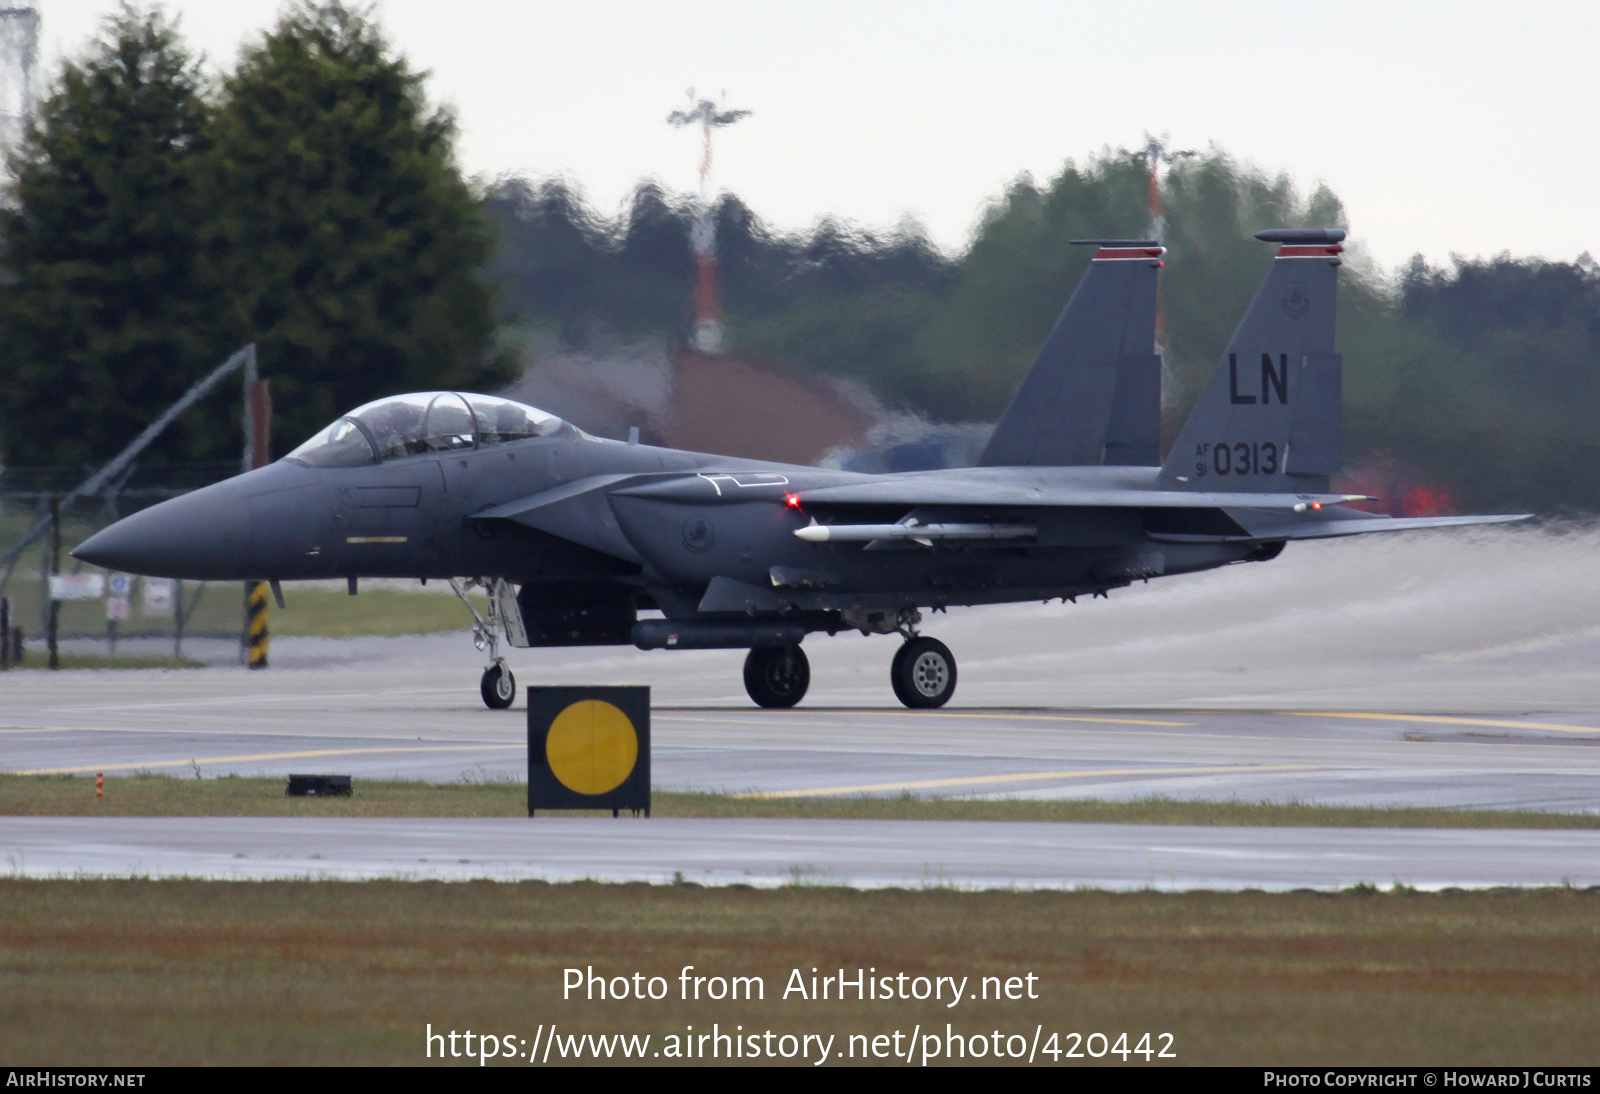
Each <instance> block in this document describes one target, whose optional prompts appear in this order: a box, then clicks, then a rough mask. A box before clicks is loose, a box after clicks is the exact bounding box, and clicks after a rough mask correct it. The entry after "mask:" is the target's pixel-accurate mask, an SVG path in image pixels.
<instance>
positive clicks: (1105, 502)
mask: <svg viewBox="0 0 1600 1094" xmlns="http://www.w3.org/2000/svg"><path fill="white" fill-rule="evenodd" d="M1362 500H1365V497H1364V495H1360V494H1242V493H1229V492H1220V491H1219V492H1217V493H1202V492H1200V491H1190V490H1139V489H1128V488H1116V487H1111V488H1106V487H1094V486H1080V485H1076V484H1070V485H1069V484H1065V483H1061V484H1057V483H1028V482H1015V483H1009V482H997V481H994V480H992V479H991V480H988V481H981V480H976V481H963V480H959V479H953V480H950V481H946V480H943V479H937V478H926V479H913V478H905V479H891V480H889V481H886V482H881V483H878V482H869V483H860V484H852V485H849V486H824V487H822V488H820V489H816V490H801V491H800V501H801V504H802V505H805V504H810V503H817V504H829V505H832V504H842V505H906V506H916V505H978V506H996V505H1029V506H1046V507H1050V508H1061V507H1080V506H1081V507H1086V508H1109V509H1230V508H1239V507H1243V506H1249V507H1250V508H1252V509H1293V508H1294V507H1295V506H1297V505H1311V504H1320V505H1338V504H1339V503H1340V502H1346V501H1362Z"/></svg>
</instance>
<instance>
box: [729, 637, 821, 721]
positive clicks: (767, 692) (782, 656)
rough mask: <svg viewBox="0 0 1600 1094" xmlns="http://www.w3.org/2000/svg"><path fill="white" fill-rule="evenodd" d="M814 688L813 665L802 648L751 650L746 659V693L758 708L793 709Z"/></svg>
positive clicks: (781, 647) (774, 647)
mask: <svg viewBox="0 0 1600 1094" xmlns="http://www.w3.org/2000/svg"><path fill="white" fill-rule="evenodd" d="M810 686H811V662H810V661H808V660H806V654H805V651H804V650H802V649H801V648H800V647H799V646H773V647H771V648H769V649H759V650H751V651H750V654H749V656H747V657H746V658H745V659H744V690H745V691H746V692H748V693H749V694H750V698H752V699H754V700H755V701H756V705H757V706H763V707H792V706H794V705H795V704H796V703H798V702H799V701H800V700H801V699H803V698H805V694H806V688H808V687H810Z"/></svg>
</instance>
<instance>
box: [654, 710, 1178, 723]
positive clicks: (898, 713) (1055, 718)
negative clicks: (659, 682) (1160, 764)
mask: <svg viewBox="0 0 1600 1094" xmlns="http://www.w3.org/2000/svg"><path fill="white" fill-rule="evenodd" d="M705 713H706V714H711V715H714V714H715V713H717V712H715V711H706V712H705ZM730 713H743V712H742V711H732V712H730ZM775 713H782V714H808V715H811V716H813V717H820V716H824V715H834V716H837V715H839V714H841V713H849V714H859V715H862V716H865V717H868V718H879V717H882V718H1000V719H1006V720H1010V721H1029V722H1091V723H1093V724H1095V725H1117V726H1192V725H1194V723H1193V722H1157V721H1151V720H1149V719H1144V718H1088V717H1082V716H1077V715H1069V714H985V713H973V714H959V713H956V712H955V711H940V712H934V711H931V710H861V711H845V712H841V711H837V710H815V711H813V710H786V711H781V712H775ZM654 717H655V718H657V719H661V718H664V717H674V715H667V714H656V715H654ZM675 717H677V718H679V719H680V720H686V719H687V718H688V717H689V715H688V714H678V715H675ZM767 720H769V719H762V721H767Z"/></svg>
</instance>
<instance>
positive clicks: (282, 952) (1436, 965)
mask: <svg viewBox="0 0 1600 1094" xmlns="http://www.w3.org/2000/svg"><path fill="white" fill-rule="evenodd" d="M464 850H465V849H464ZM0 907H3V908H5V915H4V916H0V1043H3V1044H4V1045H5V1046H6V1054H7V1056H8V1057H9V1058H10V1059H12V1060H15V1061H26V1062H27V1063H28V1064H29V1065H30V1066H43V1065H51V1064H75V1065H80V1066H93V1065H101V1066H104V1065H117V1066H122V1067H129V1066H141V1065H157V1064H257V1065H259V1064H322V1065H326V1064H343V1065H375V1064H422V1063H429V1062H432V1063H439V1062H440V1060H439V1059H438V1056H437V1055H436V1056H435V1058H434V1059H433V1060H431V1061H430V1060H428V1059H427V1058H426V1057H425V1055H424V1052H425V1046H426V1042H425V1030H426V1028H427V1026H428V1025H430V1024H431V1026H432V1028H433V1030H434V1032H436V1033H439V1032H444V1033H448V1032H449V1031H451V1030H455V1031H465V1030H468V1029H471V1030H474V1031H475V1032H477V1033H480V1034H481V1033H483V1032H486V1031H492V1032H494V1033H496V1034H499V1035H506V1034H509V1035H511V1036H512V1038H513V1043H515V1041H517V1040H521V1041H522V1042H523V1044H524V1046H527V1045H528V1044H530V1043H531V1042H533V1040H534V1037H535V1031H536V1030H542V1031H548V1028H549V1026H550V1025H551V1024H552V1023H554V1024H556V1025H557V1026H558V1027H559V1029H560V1030H561V1031H562V1032H563V1033H569V1034H580V1035H581V1034H584V1033H595V1034H617V1033H632V1034H649V1035H650V1036H651V1038H652V1042H651V1047H652V1048H653V1049H656V1050H659V1049H660V1048H662V1047H664V1044H665V1038H667V1037H669V1036H674V1035H675V1036H678V1037H680V1038H681V1037H682V1036H683V1035H684V1034H685V1033H686V1032H687V1030H686V1027H688V1026H693V1027H694V1031H695V1032H696V1033H697V1034H698V1033H710V1032H711V1030H712V1026H713V1023H716V1024H717V1027H718V1028H719V1029H720V1030H721V1031H722V1032H724V1033H731V1032H734V1031H735V1027H741V1026H742V1028H743V1031H744V1032H746V1033H753V1034H756V1035H761V1034H763V1033H764V1032H765V1031H768V1030H771V1031H773V1032H774V1034H775V1035H782V1034H791V1035H801V1034H818V1035H824V1036H826V1035H828V1034H832V1035H834V1036H835V1038H836V1041H835V1051H836V1052H837V1053H840V1054H843V1053H845V1052H846V1051H848V1049H849V1047H850V1042H849V1038H850V1036H851V1035H857V1036H866V1037H872V1036H884V1037H886V1038H887V1037H892V1036H893V1035H894V1034H895V1033H896V1032H899V1033H901V1034H902V1035H903V1038H904V1039H905V1040H907V1041H909V1039H910V1034H911V1033H912V1031H913V1028H914V1027H916V1026H920V1029H921V1031H922V1032H923V1033H937V1034H939V1035H941V1037H940V1038H939V1040H940V1041H941V1042H942V1041H943V1035H945V1034H946V1027H947V1024H948V1026H949V1027H950V1028H951V1032H953V1033H955V1034H957V1035H961V1036H963V1037H964V1038H966V1039H967V1041H966V1043H967V1044H968V1045H971V1044H972V1041H971V1040H970V1038H971V1037H972V1036H974V1035H976V1036H977V1037H978V1038H979V1039H980V1040H990V1037H991V1034H992V1032H993V1031H998V1032H999V1033H1000V1034H1001V1039H1002V1041H1005V1039H1006V1038H1007V1037H1009V1036H1012V1035H1018V1036H1022V1037H1023V1040H1024V1041H1025V1042H1032V1041H1033V1040H1034V1034H1035V1029H1036V1028H1037V1029H1038V1030H1040V1033H1041V1035H1040V1037H1039V1038H1038V1043H1039V1045H1040V1046H1041V1048H1043V1050H1044V1051H1045V1053H1048V1052H1049V1050H1050V1048H1051V1047H1052V1046H1053V1047H1054V1048H1055V1049H1056V1050H1057V1056H1056V1059H1055V1061H1054V1062H1057V1063H1060V1064H1072V1065H1079V1066H1081V1065H1085V1064H1094V1063H1096V1062H1100V1063H1111V1064H1115V1065H1117V1066H1138V1067H1142V1066H1148V1065H1149V1064H1150V1063H1160V1062H1175V1063H1178V1064H1189V1065H1194V1064H1255V1065H1272V1064H1302V1065H1303V1064H1323V1065H1333V1064H1356V1063H1360V1064H1369V1065H1377V1064H1388V1065H1406V1064H1410V1065H1417V1064H1431V1065H1438V1064H1441V1063H1449V1064H1452V1065H1469V1064H1480V1065H1492V1064H1500V1065H1507V1064H1511V1065H1516V1064H1525V1063H1526V1062H1527V1061H1529V1060H1534V1061H1537V1062H1538V1063H1539V1064H1540V1065H1542V1066H1554V1065H1593V1064H1594V1063H1595V1062H1596V1061H1597V1058H1600V1047H1597V1043H1596V1040H1595V1037H1594V1031H1595V1029H1596V1028H1600V893H1596V892H1594V891H1579V890H1561V889H1544V890H1522V891H1488V892H1443V893H1416V892H1411V891H1404V890H1398V891H1393V892H1377V891H1373V890H1362V891H1346V892H1342V893H1333V894H1312V893H1303V892H1302V893H1280V894H1266V893H1173V894H1167V893H1150V892H1146V893H1123V894H1117V893H1099V892H1029V893H1014V892H1004V891H996V892H976V893H967V892H955V891H951V890H938V889H933V890H916V891H912V890H878V891H865V892H862V891H852V890H844V889H832V888H812V887H799V886H796V887H789V888H783V889H776V890H754V889H747V888H739V887H730V888H704V889H702V888H699V887H696V886H648V885H600V884H593V883H578V884H562V885H551V884H545V883H541V882H519V883H493V882H460V883H437V882H392V881H375V882H353V883H352V882H320V881H319V882H202V881H137V880H135V881H30V880H17V879H9V880H0ZM686 966H692V969H690V970H689V971H690V975H697V976H703V977H707V978H712V977H719V976H720V977H723V978H731V977H733V976H736V975H737V976H745V977H760V978H761V981H762V991H761V997H760V998H756V999H751V1000H748V1001H746V1000H739V1001H737V1002H735V1001H732V1000H728V999H726V998H724V999H723V1000H720V1001H718V1000H712V999H708V998H707V995H708V994H709V991H707V990H704V989H703V990H702V992H701V995H700V998H699V1000H698V1001H696V1000H695V999H693V998H690V999H688V1000H685V999H683V998H681V994H682V989H681V987H680V984H681V981H680V979H679V977H680V974H681V971H682V970H684V969H685V967H686ZM567 969H576V970H580V973H582V974H586V973H587V972H589V971H592V972H593V973H594V974H595V975H596V976H600V977H605V978H611V977H619V976H620V977H627V978H629V980H630V988H631V980H632V977H633V974H635V973H639V974H642V976H643V977H645V978H648V977H652V976H659V977H661V978H662V980H663V981H664V982H665V984H666V985H667V988H668V990H667V993H666V997H665V998H663V999H660V1000H649V999H644V1000H638V999H627V1000H616V999H603V1000H602V999H600V998H593V999H591V998H587V997H586V996H587V994H588V993H587V992H586V991H584V990H579V991H578V992H575V993H573V994H572V996H571V997H569V998H564V993H563V982H564V977H565V970H567ZM812 969H816V970H817V972H818V975H819V977H820V976H822V975H828V974H835V975H836V974H837V973H838V971H839V970H841V969H843V970H846V971H847V975H849V976H851V977H854V976H855V975H856V970H858V969H862V970H866V969H871V970H873V971H872V973H871V974H870V975H873V976H889V977H895V976H897V975H898V974H900V973H905V974H906V976H907V977H908V978H912V977H916V976H927V977H930V978H931V977H933V976H946V975H949V976H956V977H958V978H959V977H967V978H969V979H968V991H969V992H970V993H972V994H978V993H979V991H980V986H981V985H982V982H983V978H984V977H996V978H997V980H996V981H995V982H994V985H995V987H996V988H998V986H999V985H1000V984H1002V983H1004V982H1005V981H1006V980H1007V979H1009V978H1012V977H1017V978H1021V977H1024V976H1028V975H1032V976H1033V977H1035V980H1034V981H1033V985H1034V989H1035V992H1034V993H1035V995H1036V998H1033V999H1029V998H1027V997H1026V995H1025V994H1024V995H1023V997H1022V998H1017V999H996V998H994V996H993V995H991V997H990V998H989V999H983V998H981V996H980V997H979V998H976V999H973V998H964V999H963V1000H962V1001H961V1002H960V1003H959V1004H958V1005H957V1006H955V1007H953V1008H952V1007H949V1006H947V1005H946V1004H947V1003H948V995H947V997H946V998H945V999H943V1000H932V999H928V1000H924V1001H920V1002H919V1001H916V1000H910V999H907V1000H901V999H894V1000H893V1001H884V1000H882V999H877V1000H873V999H871V998H868V999H858V998H856V997H855V995H854V993H852V992H846V993H845V995H844V997H843V998H842V999H841V997H840V996H839V994H838V992H837V990H836V989H835V991H834V992H833V993H832V994H831V995H830V997H829V999H827V1000H826V1001H818V1000H813V999H803V998H800V997H797V996H794V995H793V994H791V995H790V997H789V998H787V999H785V998H784V992H785V989H786V988H787V987H789V986H790V985H792V984H793V982H794V980H793V977H794V976H795V975H796V972H797V971H798V975H799V976H800V977H801V979H802V981H803V982H804V983H805V985H806V986H807V988H808V989H809V988H810V986H811V975H812V973H811V970H812ZM1018 984H1019V985H1020V984H1021V980H1020V979H1019V980H1018ZM725 993H726V979H725V980H724V994H725ZM630 994H631V992H630ZM752 994H753V993H752ZM997 994H999V993H998V991H996V992H995V993H994V995H997ZM1019 994H1020V993H1019ZM1074 1033H1075V1034H1077V1035H1078V1038H1079V1040H1078V1042H1077V1046H1076V1047H1077V1051H1078V1053H1079V1054H1080V1055H1079V1057H1078V1058H1076V1059H1072V1058H1067V1057H1065V1056H1063V1055H1062V1053H1064V1052H1066V1051H1068V1050H1071V1049H1072V1048H1073V1047H1074V1044H1073V1042H1072V1040H1071V1039H1070V1037H1069V1035H1070V1034H1074ZM1091 1033H1103V1034H1105V1035H1106V1040H1105V1043H1104V1044H1102V1043H1099V1042H1098V1041H1094V1040H1089V1039H1088V1035H1090V1034H1091ZM1124 1033H1125V1034H1127V1037H1126V1040H1125V1041H1123V1042H1122V1047H1123V1048H1124V1049H1132V1050H1134V1052H1133V1054H1132V1055H1131V1057H1129V1056H1119V1055H1118V1054H1117V1053H1116V1051H1115V1047H1114V1046H1116V1045H1117V1042H1118V1038H1119V1036H1120V1035H1121V1034H1124ZM1145 1033H1149V1034H1151V1035H1152V1039H1153V1040H1154V1042H1155V1046H1157V1047H1159V1046H1160V1045H1161V1044H1162V1042H1161V1040H1160V1038H1159V1035H1160V1034H1162V1033H1167V1034H1170V1035H1171V1038H1172V1039H1171V1042H1170V1044H1171V1047H1172V1050H1173V1051H1174V1052H1175V1054H1176V1058H1175V1060H1169V1061H1158V1060H1157V1061H1153V1060H1147V1059H1145V1058H1144V1057H1141V1056H1140V1055H1139V1054H1138V1053H1137V1046H1138V1044H1139V1041H1140V1039H1141V1037H1142V1035H1143V1034H1145ZM1052 1035H1055V1036H1054V1039H1053V1040H1052ZM1085 1041H1087V1042H1088V1047H1089V1048H1091V1049H1097V1050H1099V1052H1100V1056H1101V1058H1100V1059H1099V1060H1098V1061H1096V1060H1095V1059H1093V1058H1089V1057H1087V1056H1086V1055H1084V1047H1085ZM885 1043H887V1042H885ZM990 1043H991V1044H993V1043H994V1042H993V1041H992V1040H990ZM1008 1043H1009V1042H1008ZM865 1044H866V1042H865V1041H863V1042H861V1043H860V1047H858V1048H857V1057H856V1059H855V1060H854V1061H853V1062H855V1063H862V1062H874V1063H893V1062H894V1061H893V1060H891V1059H884V1060H878V1059H868V1060H865V1061H864V1060H862V1059H861V1058H860V1053H861V1052H862V1051H864V1049H865ZM1145 1044H1146V1046H1147V1047H1150V1046H1151V1042H1150V1041H1146V1042H1145ZM1108 1046H1110V1047H1112V1051H1111V1052H1110V1053H1107V1052H1105V1051H1104V1050H1105V1048H1106V1047H1108ZM941 1048H942V1045H941ZM522 1051H526V1047H524V1048H523V1049H522ZM903 1053H904V1046H903V1045H902V1056H901V1062H902V1066H903V1063H904V1055H903ZM996 1055H997V1053H995V1052H994V1051H993V1050H992V1049H991V1050H989V1051H987V1052H986V1054H985V1057H984V1058H979V1059H976V1060H974V1059H973V1058H972V1057H971V1056H970V1055H969V1056H966V1057H965V1058H964V1059H958V1060H957V1061H956V1062H958V1063H978V1064H982V1065H991V1064H993V1063H995V1062H1002V1063H1006V1062H1011V1063H1015V1062H1025V1058H1024V1059H1023V1060H1016V1059H1011V1058H1009V1057H1006V1058H1002V1059H1000V1060H998V1061H997V1060H996V1059H995V1056H996ZM1025 1055H1026V1051H1025V1050H1024V1057H1025ZM618 1057H620V1053H619V1054H618ZM444 1062H446V1063H455V1064H466V1065H475V1064H476V1061H475V1060H472V1059H471V1058H466V1057H457V1058H455V1059H448V1058H447V1059H446V1060H445V1061H444ZM490 1062H491V1063H504V1062H506V1061H504V1060H492V1061H490ZM550 1062H551V1063H557V1062H571V1061H567V1060H563V1058H562V1055H561V1054H552V1057H551V1059H550ZM580 1062H590V1061H588V1060H584V1061H580ZM611 1062H622V1061H621V1060H620V1058H614V1059H613V1060H612V1061H611ZM635 1062H643V1063H646V1064H652V1065H657V1066H659V1065H661V1064H666V1063H670V1062H673V1061H672V1060H671V1059H670V1058H654V1057H651V1058H647V1059H645V1060H643V1061H638V1060H636V1061H635ZM708 1062H710V1061H708ZM795 1062H799V1061H795ZM839 1062H845V1063H849V1062H852V1061H851V1060H850V1059H849V1058H848V1057H847V1058H846V1059H845V1060H843V1061H840V1060H838V1059H837V1057H836V1058H835V1059H834V1060H832V1061H830V1063H839ZM934 1062H943V1061H942V1058H940V1059H936V1060H935V1061H934ZM1038 1062H1041V1063H1048V1062H1051V1061H1050V1059H1049V1058H1048V1056H1041V1057H1039V1060H1038ZM523 1064H524V1066H526V1061H523Z"/></svg>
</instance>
